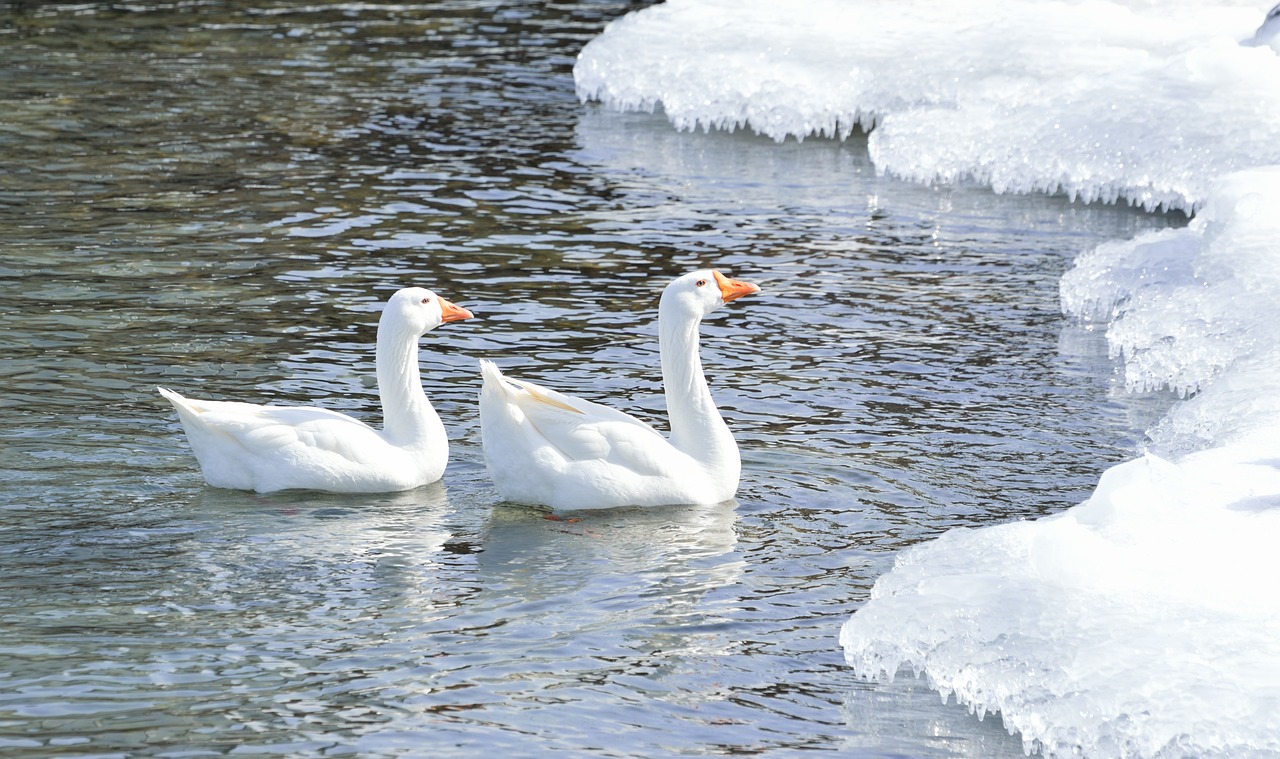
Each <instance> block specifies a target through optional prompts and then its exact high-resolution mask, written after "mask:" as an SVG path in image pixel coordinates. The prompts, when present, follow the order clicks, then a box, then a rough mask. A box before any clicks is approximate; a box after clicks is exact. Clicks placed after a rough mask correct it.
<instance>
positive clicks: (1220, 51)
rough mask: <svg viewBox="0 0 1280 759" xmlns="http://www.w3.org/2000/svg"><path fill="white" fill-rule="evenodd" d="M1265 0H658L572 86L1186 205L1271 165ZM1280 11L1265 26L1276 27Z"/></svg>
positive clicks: (1090, 194)
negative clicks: (1216, 183)
mask: <svg viewBox="0 0 1280 759" xmlns="http://www.w3.org/2000/svg"><path fill="white" fill-rule="evenodd" d="M1266 13H1267V5H1266V4H1265V3H1262V4H1259V3H1258V2H1243V1H1238V2H1217V3H1205V2H1193V1H1192V0H1169V1H1167V2H1137V1H1135V2H1128V3H1122V2H1114V1H1111V2H1107V1H1098V0H1092V1H1090V0H1086V1H1084V2H1045V1H1034V2H1032V1H1028V2H1019V3H1008V2H998V1H997V0H956V1H954V2H947V3H929V2H910V1H907V0H864V1H862V2H848V1H847V0H806V1H805V2H787V3H780V2H775V0H671V2H667V3H664V4H662V5H658V6H654V7H652V8H648V9H646V10H643V11H640V12H637V13H633V14H631V15H629V16H626V17H624V18H622V19H620V20H618V21H616V22H614V23H613V24H611V25H610V26H609V27H608V28H607V29H606V30H605V32H604V33H603V34H601V35H600V36H599V37H597V38H596V39H594V40H592V41H591V42H590V43H589V44H588V45H587V46H586V48H585V49H584V50H583V51H582V53H581V54H580V56H579V59H578V62H577V65H576V66H575V67H574V77H575V80H576V83H577V89H578V93H579V96H580V97H582V98H583V99H584V100H599V101H601V102H603V103H604V104H606V105H608V106H610V107H613V108H617V109H623V110H643V111H653V110H655V109H658V108H659V107H660V108H661V110H662V111H663V112H664V113H666V115H667V116H668V117H669V118H670V119H671V121H672V122H673V123H674V124H675V125H676V126H677V127H678V128H681V129H693V128H697V127H701V128H705V129H710V128H720V129H737V128H750V129H753V130H755V131H757V132H760V133H762V134H766V135H769V136H771V137H773V138H774V139H777V140H782V139H785V138H787V137H796V138H804V137H806V136H810V135H819V136H834V137H844V136H847V135H848V134H849V133H850V132H851V131H852V130H853V129H855V128H859V127H862V128H868V127H871V126H872V125H875V128H874V129H873V130H872V131H871V134H870V138H869V142H870V151H871V158H872V160H873V162H874V163H875V165H876V167H877V169H878V170H880V171H885V172H889V173H891V174H894V175H897V176H900V177H904V178H907V179H912V180H918V181H926V182H932V181H958V180H972V181H977V182H981V183H984V184H988V185H990V186H991V187H992V188H993V189H995V190H996V191H997V192H1033V191H1048V192H1063V193H1066V194H1068V195H1070V196H1071V197H1075V198H1081V199H1083V200H1090V201H1091V200H1107V201H1110V200H1116V199H1120V198H1123V199H1125V200H1128V201H1129V202H1132V203H1135V204H1139V205H1141V206H1143V207H1146V208H1149V209H1150V208H1157V207H1165V208H1179V209H1186V210H1191V209H1194V208H1196V207H1198V206H1199V205H1200V203H1202V202H1203V200H1204V198H1205V196H1206V193H1207V192H1208V189H1209V185H1210V183H1211V182H1212V180H1213V179H1214V178H1215V177H1217V176H1218V175H1220V174H1223V173H1226V172H1229V171H1233V170H1236V169H1243V168H1249V167H1252V166H1257V165H1261V164H1267V163H1280V87H1277V86H1276V82H1278V81H1280V56H1277V55H1276V52H1275V51H1274V50H1272V48H1271V47H1270V46H1268V45H1267V44H1265V42H1266V40H1271V39H1273V36H1274V34H1275V33H1276V32H1275V30H1274V29H1270V28H1268V29H1262V28H1260V23H1261V22H1262V21H1263V20H1264V19H1265V18H1266ZM1276 24H1280V22H1272V24H1271V25H1272V26H1276ZM1272 44H1280V43H1272Z"/></svg>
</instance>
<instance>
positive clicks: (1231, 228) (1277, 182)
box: [1061, 166, 1280, 395]
mask: <svg viewBox="0 0 1280 759" xmlns="http://www.w3.org/2000/svg"><path fill="white" fill-rule="evenodd" d="M1061 292H1062V303H1063V310H1064V311H1066V312H1067V313H1068V314H1071V315H1074V316H1077V317H1079V318H1082V319H1085V320H1089V321H1093V322H1099V323H1101V324H1103V325H1109V326H1108V329H1107V341H1108V343H1109V345H1110V346H1111V352H1112V354H1113V355H1116V356H1123V357H1124V359H1125V379H1126V383H1127V385H1128V386H1129V388H1130V389H1134V390H1151V389H1160V388H1165V387H1168V388H1170V389H1173V390H1175V391H1177V392H1179V393H1181V394H1184V395H1185V394H1188V393H1193V392H1196V391H1199V390H1201V389H1202V388H1203V387H1205V386H1206V384H1207V383H1209V382H1211V381H1212V380H1213V379H1215V378H1216V377H1218V376H1219V375H1220V374H1222V373H1223V371H1225V370H1226V369H1227V368H1229V367H1230V366H1232V365H1233V364H1234V363H1237V362H1241V363H1243V362H1247V361H1252V360H1263V361H1265V360H1266V355H1267V354H1268V353H1271V354H1274V353H1275V352H1276V350H1277V349H1278V348H1280V345H1278V344H1280V339H1278V338H1277V336H1276V335H1275V332H1276V326H1275V325H1277V324H1280V167H1277V166H1273V167H1265V168H1259V169H1254V170H1249V171H1242V172H1238V173H1235V174H1232V175H1229V176H1227V177H1224V178H1222V179H1221V180H1220V181H1218V182H1217V183H1216V185H1215V186H1214V189H1213V192H1212V194H1211V195H1210V196H1209V199H1208V202H1207V204H1206V205H1205V207H1204V208H1203V209H1202V210H1201V211H1200V212H1199V213H1198V214H1196V216H1195V218H1194V219H1192V221H1191V223H1190V225H1188V227H1187V228H1185V229H1179V230H1164V231H1161V232H1158V233H1153V234H1147V235H1143V236H1141V237H1139V238H1137V239H1136V240H1132V241H1125V242H1112V243H1108V244H1104V245H1102V246H1100V247H1098V248H1097V249H1095V250H1093V251H1091V252H1089V253H1086V254H1084V255H1082V256H1080V257H1079V258H1078V259H1077V261H1076V264H1075V266H1074V268H1073V269H1072V270H1071V271H1069V272H1068V273H1067V274H1066V276H1064V277H1063V279H1062V282H1061Z"/></svg>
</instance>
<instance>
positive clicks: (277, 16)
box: [0, 2, 1182, 756]
mask: <svg viewBox="0 0 1280 759" xmlns="http://www.w3.org/2000/svg"><path fill="white" fill-rule="evenodd" d="M631 8H632V6H631V5H628V4H626V3H622V2H577V3H558V4H554V5H548V6H545V7H544V6H543V5H541V4H535V3H511V4H498V3H493V2H452V3H424V4H421V5H373V4H368V5H366V4H359V3H345V4H334V5H329V4H316V3H311V4H308V3H295V2H276V3H262V2H259V3H251V2H245V3H232V4H230V5H227V4H213V3H209V4H204V3H183V4H172V5H162V6H156V7H154V8H153V7H151V6H143V5H137V6H133V5H120V4H105V3H76V4H56V3H55V4H31V3H7V4H0V61H2V62H3V64H4V65H3V66H0V100H2V101H3V104H4V110H3V115H2V116H0V155H3V157H4V162H3V169H0V235H2V237H0V239H3V241H4V245H3V247H0V327H2V329H0V347H2V349H3V354H4V355H5V356H6V361H4V362H3V364H2V365H0V374H2V376H3V380H2V381H3V387H4V393H3V396H2V397H0V419H2V420H3V424H0V477H2V478H3V494H4V495H3V498H2V500H0V508H2V509H3V512H4V514H3V516H4V524H5V527H4V529H3V530H0V630H3V635H2V636H0V748H4V749H5V750H7V751H9V752H11V753H14V754H17V755H22V756H52V755H58V756H68V755H86V756H89V755H92V756H123V755H131V754H132V755H138V754H147V755H155V756H167V755H206V754H218V753H230V752H233V751H234V752H237V753H240V752H260V753H275V754H281V753H291V754H299V755H306V754H311V755H340V754H353V753H354V754H359V755H361V756H380V755H394V754H409V755H429V756H449V755H475V754H480V753H483V752H487V751H506V752H508V753H513V752H514V753H518V754H530V753H535V752H537V753H547V752H550V751H553V750H555V751H559V752H561V753H564V754H566V755H575V754H577V755H588V754H590V755H619V756H621V755H657V754H672V753H710V754H715V753H741V752H760V753H771V754H776V755H785V754H789V753H791V752H792V751H794V750H798V749H815V748H816V749H833V750H835V749H838V750H843V751H845V752H846V753H849V754H855V755H859V754H861V755H889V754H906V755H920V756H952V755H973V756H1021V755H1022V751H1021V743H1020V742H1019V741H1018V740H1017V739H1016V738H1011V737H1009V736H1008V735H1007V734H1006V733H1005V732H1004V730H1003V728H1002V726H1001V725H1000V721H999V718H998V716H995V717H993V716H990V715H989V716H988V717H987V718H986V719H985V720H984V721H981V722H980V721H978V720H977V718H975V717H973V716H971V715H969V714H968V713H967V712H965V710H964V709H963V708H960V707H957V706H955V705H954V704H952V705H943V704H941V703H939V699H938V698H937V696H936V694H934V693H932V692H931V691H929V690H928V689H927V687H925V685H924V684H923V683H917V682H912V681H909V680H903V679H899V680H898V681H897V682H895V683H893V684H887V685H886V684H870V683H864V682H861V681H858V680H857V679H855V678H854V677H853V676H852V675H851V674H850V672H849V671H848V669H847V667H846V666H845V665H844V663H843V661H842V655H841V652H840V650H839V648H838V646H837V643H836V636H837V634H838V631H839V627H840V624H841V623H842V622H844V621H845V620H846V619H847V618H848V616H849V614H850V613H851V612H852V611H854V610H855V609H857V608H858V606H859V605H860V604H861V603H862V602H863V601H864V600H865V598H866V596H867V593H868V591H869V589H870V586H871V584H872V583H873V582H874V580H875V578H876V577H877V576H879V575H880V574H881V573H883V572H884V571H885V570H886V569H888V567H889V566H890V564H891V562H892V560H893V556H894V554H895V552H896V551H898V550H899V549H901V548H903V547H905V546H907V545H911V544H914V543H917V542H920V541H922V540H926V539H928V538H930V537H933V536H935V535H937V534H939V533H940V532H942V531H944V530H946V529H948V528H951V527H955V526H963V525H974V526H976V525H985V524H994V523H999V522H1004V521H1009V520H1011V519H1018V518H1027V517H1035V516H1039V515H1042V514H1046V513H1051V512H1054V511H1057V510H1060V509H1063V508H1066V507H1068V506H1071V505H1074V504H1075V503H1077V502H1079V501H1080V500H1082V499H1083V498H1084V497H1085V496H1086V495H1087V492H1088V490H1089V488H1091V487H1092V485H1093V484H1094V483H1096V481H1097V477H1098V474H1099V472H1100V471H1101V470H1102V469H1103V468H1105V467H1106V466H1108V465H1110V464H1113V463H1116V462H1119V461H1121V460H1124V459H1127V458H1130V457H1131V456H1132V455H1133V452H1134V448H1135V446H1136V444H1137V442H1138V441H1139V440H1140V439H1141V435H1142V430H1144V429H1145V428H1146V426H1147V425H1148V424H1149V423H1150V422H1152V421H1153V420H1154V419H1155V418H1158V416H1159V415H1160V414H1161V413H1162V412H1163V411H1164V410H1165V409H1166V408H1167V406H1168V404H1169V402H1170V400H1169V399H1168V398H1167V397H1163V396H1127V395H1120V394H1117V393H1116V392H1115V387H1116V385H1117V376H1116V374H1115V367H1114V365H1113V364H1112V362H1110V361H1109V360H1108V359H1107V358H1106V348H1105V344H1104V343H1103V341H1102V337H1101V336H1100V335H1098V334H1095V333H1089V332H1085V331H1082V330H1081V329H1079V328H1078V327H1074V326H1072V325H1070V324H1068V323H1066V322H1065V321H1064V320H1063V319H1062V318H1061V317H1060V316H1059V311H1058V303H1057V298H1058V288H1057V283H1058V279H1059V277H1060V276H1061V274H1062V272H1063V271H1064V270H1065V269H1066V268H1067V266H1068V265H1069V263H1070V262H1071V260H1072V259H1073V258H1074V256H1075V255H1076V254H1078V253H1079V252H1080V251H1082V250H1085V249H1087V248H1089V247H1091V246H1093V245H1095V244H1097V243H1098V242H1100V241H1102V240H1105V239H1111V238H1124V237H1130V236H1132V235H1134V234H1136V233H1138V232H1140V231H1142V230H1146V229H1151V228H1158V227H1162V226H1167V225H1170V224H1180V223H1182V219H1181V217H1178V216H1157V215H1148V214H1141V213H1137V212H1134V211H1130V210H1128V209H1124V208H1115V207H1106V206H1086V205H1082V204H1073V203H1070V202H1068V201H1066V200H1065V199H1062V198H1052V197H1012V196H996V195H993V194H991V193H989V192H988V191H986V190H982V189H980V188H964V187H956V188H925V187H919V186H913V185H906V184H902V183H899V182H895V181H892V180H889V179H885V178H881V177H877V176H876V175H875V171H874V169H873V168H872V167H871V166H870V164H869V163H868V160H867V157H866V142H865V139H862V138H858V137H854V138H852V139H850V140H849V141H847V142H844V143H837V142H832V141H824V140H807V141H805V142H803V143H797V142H794V141H792V142H787V143H783V144H775V143H774V142H772V141H771V140H767V139H763V138H757V137H753V136H750V135H746V134H724V133H715V134H703V133H677V132H675V131H673V130H672V129H671V128H670V127H669V126H668V125H667V123H666V121H665V119H663V118H662V117H661V116H646V115H635V114H630V115H623V114H615V113H609V112H607V111H604V110H602V109H600V108H598V107H595V106H583V105H581V104H579V103H578V101H577V98H576V97H575V95H574V92H573V84H572V77H571V73H570V71H571V67H572V64H573V56H574V55H575V54H576V52H577V51H578V50H579V49H581V47H582V45H584V44H585V43H586V42H587V41H588V40H589V39H590V38H591V37H592V36H593V35H595V34H597V33H598V32H599V30H600V29H601V28H602V27H603V25H604V23H606V22H607V21H608V20H609V19H611V18H614V17H616V16H619V15H621V14H622V13H624V12H626V11H627V10H629V9H631ZM704 264H711V265H716V266H719V267H721V268H723V269H725V270H726V271H727V272H729V273H730V274H731V275H733V276H736V277H740V278H743V279H747V280H750V281H755V282H757V283H759V284H760V285H761V286H762V287H763V292H762V293H761V294H760V295H758V296H752V297H751V298H745V299H743V300H741V301H737V302H735V303H733V304H731V305H730V306H729V307H727V308H725V309H722V310H721V311H719V312H717V314H716V315H715V316H713V317H712V318H711V319H709V320H708V322H707V324H706V325H705V326H704V328H703V334H704V349H703V356H704V361H705V363H706V365H707V367H708V370H709V375H710V377H711V382H712V385H713V388H714V391H715V394H716V397H717V400H718V401H719V403H720V405H721V407H722V409H723V410H724V411H725V415H726V417H727V418H728V419H729V421H730V424H731V426H732V427H733V429H734V430H735V432H736V434H737V437H738V440H739V443H740V445H741V447H742V449H743V458H744V461H743V464H744V477H743V483H742V488H741V490H740V493H739V497H738V499H737V502H736V503H730V504H726V505H722V506H717V507H705V508H696V509H688V508H671V509H654V510H626V509H623V510H617V511H612V512H602V513H589V514H581V515H569V514H567V515H560V517H561V518H549V515H547V514H545V513H543V512H541V511H539V510H537V509H531V508H523V507H515V506H511V505H506V504H502V503H499V502H498V501H497V497H496V495H495V493H494V491H493V490H492V489H491V487H490V485H489V483H488V481H487V478H486V475H485V472H484V467H483V458H482V453H481V447H480V441H479V437H478V435H479V427H478V422H477V415H476V408H475V393H476V391H477V390H478V387H479V375H478V372H477V371H476V367H475V359H476V358H478V357H494V358H496V359H498V360H499V362H500V363H501V364H502V366H503V367H504V368H506V369H509V370H510V371H511V372H512V373H513V374H515V375H516V376H523V377H527V378H530V379H538V380H545V381H547V382H548V383H550V384H553V385H554V386H555V387H557V388H559V389H562V390H565V391H568V392H572V393H576V394H580V395H583V396H585V397H588V398H591V399H595V400H609V401H610V402H611V403H614V404H615V405H618V406H621V407H623V408H625V409H627V410H630V411H633V412H634V413H637V414H639V415H641V416H646V417H648V418H652V419H661V411H662V397H661V392H660V387H659V385H658V372H657V350H656V343H655V338H656V330H655V325H654V324H653V322H652V318H653V315H654V311H655V308H656V302H657V293H658V291H659V290H660V289H661V287H662V286H663V285H664V284H665V283H666V281H668V280H669V279H670V278H671V277H673V276H674V275H676V274H678V273H680V272H683V271H685V270H687V269H690V268H693V267H695V266H699V265H704ZM408 284H421V285H425V286H429V287H432V288H433V289H436V290H437V291H438V292H440V293H441V294H443V295H445V296H446V297H448V298H450V299H451V300H454V301H455V302H458V303H460V304H461V305H464V306H466V307H468V308H470V309H472V310H474V311H475V312H476V314H477V316H478V317H480V318H478V319H476V320H474V321H469V322H464V323H459V324H450V325H447V326H446V327H443V328H441V329H440V330H437V331H436V332H433V333H432V334H431V335H429V336H428V337H427V338H426V339H424V341H423V349H424V353H423V371H424V380H425V382H426V384H427V389H428V392H429V393H430V395H431V397H432V399H433V401H434V402H435V405H436V407H437V409H438V410H439V411H440V413H441V415H442V417H443V418H444V420H445V424H446V426H447V427H448V429H449V431H450V434H451V437H452V438H453V448H452V461H451V464H450V467H449V470H448V471H447V472H446V475H445V479H444V481H443V483H442V484H439V485H433V486H429V487H426V488H422V489H420V490H417V491H412V492H409V493H402V494H393V495H386V496H329V495H323V494H315V493H283V494H275V495H270V496H260V495H255V494H250V493H239V492H233V491H220V490H214V489H210V488H207V487H205V486H204V485H203V483H202V480H201V478H200V476H199V472H198V470H197V469H196V468H195V463H194V460H193V459H192V458H191V456H190V454H189V452H188V450H187V448H186V443H185V440H184V439H183V436H182V432H181V429H180V427H179V426H178V424H177V420H176V418H175V416H174V415H173V413H172V411H171V409H170V408H169V407H168V405H167V404H166V403H165V402H163V401H162V400H161V399H160V398H159V396H157V395H156V394H155V393H154V390H153V387H154V386H155V385H157V384H165V385H169V386H172V387H174V388H175V389H178V390H180V391H182V392H184V393H189V394H191V395H194V396H196V397H212V398H219V399H242V400H253V401H265V400H267V399H273V400H277V401H287V402H295V403H317V404H321V405H324V406H327V407H329V408H333V409H336V410H341V411H345V412H349V413H352V414H355V415H358V416H361V417H362V418H365V419H368V420H371V421H373V422H375V423H376V422H377V421H378V419H377V413H378V404H377V398H376V391H375V388H373V387H372V384H371V377H372V372H373V363H372V362H373V356H372V342H373V336H374V325H375V324H376V320H377V313H378V309H379V304H380V302H381V301H382V300H383V299H384V298H385V297H386V296H387V295H389V294H390V293H391V292H392V291H393V290H394V289H396V288H398V287H400V286H404V285H408Z"/></svg>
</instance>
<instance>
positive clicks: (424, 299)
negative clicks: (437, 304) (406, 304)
mask: <svg viewBox="0 0 1280 759" xmlns="http://www.w3.org/2000/svg"><path fill="white" fill-rule="evenodd" d="M422 302H423V303H430V302H431V299H430V298H423V299H422Z"/></svg>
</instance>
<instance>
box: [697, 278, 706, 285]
mask: <svg viewBox="0 0 1280 759" xmlns="http://www.w3.org/2000/svg"><path fill="white" fill-rule="evenodd" d="M696 284H697V285H698V287H706V286H707V280H705V279H700V280H698V281H697V282H696Z"/></svg>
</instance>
